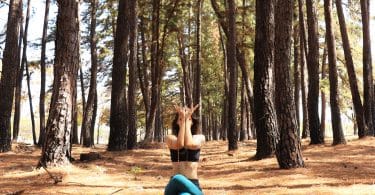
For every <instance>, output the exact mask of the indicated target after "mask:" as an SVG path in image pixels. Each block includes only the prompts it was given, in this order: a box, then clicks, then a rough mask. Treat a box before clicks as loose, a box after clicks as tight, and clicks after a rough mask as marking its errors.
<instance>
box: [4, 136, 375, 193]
mask: <svg viewBox="0 0 375 195" xmlns="http://www.w3.org/2000/svg"><path fill="white" fill-rule="evenodd" d="M374 141H375V138H366V139H365V140H357V139H355V138H350V139H348V144H347V145H340V146H335V147H332V146H331V145H330V144H331V143H329V142H330V141H327V143H326V144H325V145H319V146H315V145H308V142H307V140H304V141H303V158H304V161H305V164H306V168H302V169H290V170H282V169H279V168H278V165H277V162H276V159H274V158H269V159H264V160H260V161H253V160H250V159H249V157H251V156H253V155H255V149H256V143H255V141H245V142H242V143H239V145H240V149H239V150H238V151H236V152H235V153H234V154H233V156H230V155H228V153H227V152H225V150H226V142H224V141H213V142H209V143H207V144H206V145H205V146H203V148H202V154H201V165H200V167H199V176H200V178H201V186H202V188H203V191H204V193H205V194H241V193H242V194H243V193H245V194H256V193H272V194H285V193H286V194H290V193H298V194H306V193H307V194H311V193H312V194H314V193H319V194H321V193H323V194H325V193H328V194H332V193H335V194H340V193H356V194H358V193H367V194H368V193H370V194H371V193H375V186H374V182H375V179H374V178H375V165H374V164H373V163H371V162H374V161H375V146H373V144H372V143H373V142H374ZM20 146H21V147H20ZM20 148H23V149H20ZM89 151H95V152H98V153H99V154H100V156H101V159H99V160H95V161H91V162H81V161H79V154H80V153H86V152H89ZM39 155H40V150H39V149H37V148H34V147H31V146H29V145H24V144H13V151H12V152H7V153H3V154H0V170H1V172H0V186H1V188H0V193H14V192H17V191H20V190H23V191H24V193H25V194H49V193H58V194H82V193H84V194H98V193H99V194H111V193H116V194H163V190H164V187H165V185H166V184H167V182H168V180H169V178H170V176H171V171H172V166H171V163H170V157H169V152H168V150H167V149H166V148H165V147H163V146H159V147H158V148H154V149H137V150H134V151H126V152H107V151H105V146H103V145H99V146H96V147H95V148H93V149H85V148H81V147H77V146H74V147H73V157H74V158H75V159H76V160H75V161H73V163H72V165H71V166H65V167H59V168H52V169H49V170H50V172H51V174H52V175H54V176H55V177H61V179H62V182H59V183H57V184H54V181H53V179H51V178H50V176H49V175H48V174H47V173H46V172H45V170H43V169H35V166H36V164H37V162H38V156H39Z"/></svg>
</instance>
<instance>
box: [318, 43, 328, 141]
mask: <svg viewBox="0 0 375 195" xmlns="http://www.w3.org/2000/svg"><path fill="white" fill-rule="evenodd" d="M326 60H327V49H326V47H325V48H324V50H323V59H322V73H321V74H322V80H324V79H326V77H327V73H326V69H327V68H326ZM320 96H321V97H320V98H321V113H320V121H321V122H320V136H321V137H323V138H324V136H325V131H326V104H327V103H326V94H325V92H324V90H323V89H322V90H320Z"/></svg>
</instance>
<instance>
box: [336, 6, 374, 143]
mask: <svg viewBox="0 0 375 195" xmlns="http://www.w3.org/2000/svg"><path fill="white" fill-rule="evenodd" d="M336 9H337V15H338V18H339V24H340V32H341V38H342V44H343V47H344V54H345V55H344V56H345V65H346V70H347V72H348V76H349V84H350V92H351V95H352V101H353V106H354V112H355V118H356V123H357V126H358V136H359V138H362V137H364V136H365V135H366V133H365V132H366V131H367V127H366V123H365V119H364V115H363V106H362V102H361V97H360V95H359V90H358V85H357V77H356V74H355V69H354V63H353V57H352V52H351V47H350V42H349V38H348V33H347V31H346V22H345V16H344V11H343V9H342V3H341V0H336Z"/></svg>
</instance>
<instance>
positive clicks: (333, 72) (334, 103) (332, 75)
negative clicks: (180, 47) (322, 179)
mask: <svg viewBox="0 0 375 195" xmlns="http://www.w3.org/2000/svg"><path fill="white" fill-rule="evenodd" d="M324 16H325V17H324V18H325V21H326V39H327V51H328V63H329V89H330V90H329V97H330V98H329V99H330V104H331V119H332V130H333V143H332V145H337V144H345V143H346V141H345V137H344V132H343V130H342V124H341V112H340V105H339V91H338V76H337V67H336V56H337V55H336V40H335V34H334V27H333V24H332V0H324ZM320 137H322V136H320Z"/></svg>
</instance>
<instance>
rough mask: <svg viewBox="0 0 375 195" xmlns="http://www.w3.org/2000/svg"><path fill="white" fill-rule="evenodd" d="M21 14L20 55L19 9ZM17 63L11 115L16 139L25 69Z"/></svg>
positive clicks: (20, 41) (19, 44)
mask: <svg viewBox="0 0 375 195" xmlns="http://www.w3.org/2000/svg"><path fill="white" fill-rule="evenodd" d="M21 12H22V16H21V21H20V23H19V25H20V37H19V42H18V47H19V51H18V54H19V55H20V56H21V51H22V42H23V41H22V40H23V39H24V35H23V34H24V29H23V20H24V15H23V10H21ZM18 64H21V67H20V68H19V69H18V70H17V80H16V87H15V88H16V89H15V93H14V96H15V97H14V98H15V99H14V115H13V140H14V141H17V139H18V135H19V131H20V119H21V95H22V80H23V72H24V70H25V63H23V62H22V60H21V62H18Z"/></svg>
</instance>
